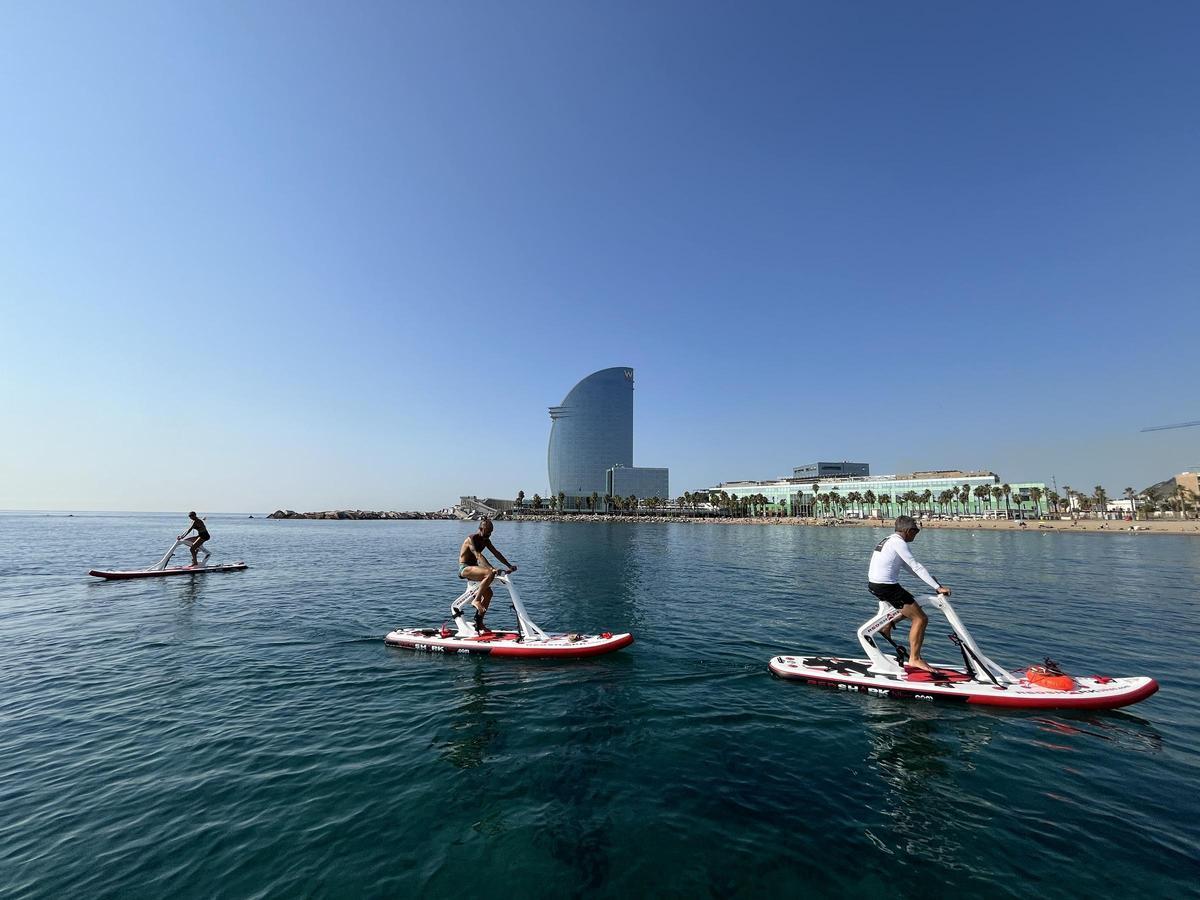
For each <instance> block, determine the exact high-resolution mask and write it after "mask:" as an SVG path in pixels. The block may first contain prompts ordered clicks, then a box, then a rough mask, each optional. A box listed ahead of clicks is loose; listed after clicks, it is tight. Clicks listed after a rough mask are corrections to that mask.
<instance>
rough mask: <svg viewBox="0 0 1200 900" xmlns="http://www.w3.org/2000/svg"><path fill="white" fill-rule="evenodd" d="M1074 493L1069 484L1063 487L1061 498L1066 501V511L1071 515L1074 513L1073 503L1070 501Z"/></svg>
mask: <svg viewBox="0 0 1200 900" xmlns="http://www.w3.org/2000/svg"><path fill="white" fill-rule="evenodd" d="M1074 493H1075V492H1074V491H1073V490H1071V486H1070V485H1069V484H1064V485H1063V496H1064V497H1066V499H1067V511H1068V512H1069V513H1071V514H1072V515H1074V513H1075V503H1074V501H1073V500H1072V497H1073V496H1074Z"/></svg>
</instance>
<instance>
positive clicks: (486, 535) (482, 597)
mask: <svg viewBox="0 0 1200 900" xmlns="http://www.w3.org/2000/svg"><path fill="white" fill-rule="evenodd" d="M492 527H493V526H492V520H491V519H489V518H488V517H487V516H484V517H483V518H482V519H480V520H479V531H478V533H476V534H472V535H468V536H467V539H466V540H465V541H463V542H462V546H461V547H459V548H458V577H459V578H466V579H467V580H468V581H478V582H479V593H478V594H477V595H476V596H475V599H474V600H472V601H471V603H472V605H473V606H474V607H475V630H476V631H477V632H479V633H480V634H483V632H484V631H486V629H485V628H484V626H483V617H484V614H485V613H486V612H487V609H488V604H489V603H491V602H492V582H493V581H495V580H496V575H497V573H498V572H499V571H500V570H499V569H496V568H495V567H493V566H492V565H491V563H489V562H488V561H487V557H485V556H484V555H483V551H484V550H490V551H491V552H492V555H494V556H495V557H496V559H498V560H500V562H502V563H504V565H505V566H506V567H507V569H506V571H505V573H504V574H506V575H511V574H512V573H513V572H515V571H517V567H516V566H514V565H513V564H512V563H510V562H509V561H508V560H507V559H505V558H504V554H503V553H501V552H500V551H499V550H497V549H496V548H495V547H494V546H493V545H492Z"/></svg>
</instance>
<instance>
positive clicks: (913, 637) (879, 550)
mask: <svg viewBox="0 0 1200 900" xmlns="http://www.w3.org/2000/svg"><path fill="white" fill-rule="evenodd" d="M920 531H921V529H920V527H918V525H917V522H916V520H915V519H914V518H913V517H912V516H900V517H898V518H897V519H896V533H895V534H890V535H888V536H887V537H885V538H884V539H883V540H882V541H880V542H879V543H878V544H876V545H875V552H874V553H872V554H871V568H870V571H869V572H868V574H867V590H869V591H870V592H871V593H872V594H873V595H875V597H876V598H877V599H879V600H882V601H883V602H884V603H889V604H891V605H892V606H893V607H895V608H896V609H898V610H900V614H901V615H903V616H904V618H906V619H908V621H909V622H911V623H912V624H911V625H910V626H909V630H908V646H909V660H908V664H909V665H910V666H912V667H914V668H917V669H924V670H925V671H926V672H932V671H933V667H932V666H931V665H929V663H927V662H925V660H924V659H922V658H921V642H922V641H923V640H924V639H925V625H926V624H927V623H928V622H929V616H927V615H925V610H923V609H921V607H919V606H918V605H917V601H916V600H915V599H914V598H913V595H912V594H910V593H909V592H908V591H907V590H905V589H904V587H902V586H901V584H900V582H899V575H900V569H901V567H903V568H905V569H908V571H910V572H912V573H913V574H914V575H916V576H917V577H918V578H920V579H921V580H922V581H924V582H925V583H926V584H927V585H929V586H930V587H931V588H933V589H934V590H936V591H937V592H938V593H939V594H944V595H945V596H947V597H949V596H950V588H948V587H945V586H944V585H942V584H940V583H939V582H938V580H937V579H936V578H934V577H933V576H932V575H930V574H929V571H928V570H927V569H926V568H925V567H924V566H923V565H921V564H920V563H919V562H917V560H916V558H915V557H914V556H913V555H912V551H911V550H909V549H908V545H909V544H911V543H912V542H913V541H915V540H916V539H917V534H919V533H920ZM893 624H894V623H893ZM879 633H880V634H882V635H883V636H884V637H885V638H887V639H889V640H890V639H891V634H892V626H891V625H887V626H885V627H883V628H881V629H879Z"/></svg>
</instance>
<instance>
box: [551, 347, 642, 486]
mask: <svg viewBox="0 0 1200 900" xmlns="http://www.w3.org/2000/svg"><path fill="white" fill-rule="evenodd" d="M550 421H551V424H550V446H549V448H548V450H547V454H546V463H547V468H548V469H549V474H550V493H551V495H554V496H557V495H558V494H559V493H560V492H561V493H563V494H565V495H566V496H567V497H589V496H591V494H592V493H596V494H598V495H600V496H601V497H603V496H605V494H606V493H607V490H608V485H607V483H606V482H607V473H608V470H609V469H611V468H613V467H614V466H624V467H626V468H632V467H633V369H631V368H629V367H627V366H617V367H615V368H612V369H601V370H600V371H599V372H593V373H592V374H591V375H589V376H588V377H587V378H584V379H583V380H582V381H580V382H579V383H578V384H577V385H575V387H573V388H571V390H570V391H569V392H568V393H567V396H566V397H565V398H564V399H563V402H562V403H561V404H560V405H559V406H552V407H550ZM631 493H632V492H631ZM638 496H641V494H638ZM572 505H573V504H572Z"/></svg>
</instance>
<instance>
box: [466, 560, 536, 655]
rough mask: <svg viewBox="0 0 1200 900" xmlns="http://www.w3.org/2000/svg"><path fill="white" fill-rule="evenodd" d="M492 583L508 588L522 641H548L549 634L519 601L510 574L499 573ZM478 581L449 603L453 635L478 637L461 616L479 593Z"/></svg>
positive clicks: (472, 626)
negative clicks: (452, 621) (453, 625)
mask: <svg viewBox="0 0 1200 900" xmlns="http://www.w3.org/2000/svg"><path fill="white" fill-rule="evenodd" d="M492 583H493V584H497V583H499V584H502V585H504V586H505V587H506V588H508V596H509V599H510V600H511V601H512V609H513V612H515V613H516V614H517V632H518V633H519V634H520V635H521V640H522V641H548V640H550V637H549V635H547V634H546V632H544V631H542V629H541V628H539V627H538V626H537V623H536V622H534V621H533V619H531V618H530V617H529V612H528V611H527V610H526V609H525V604H524V603H522V602H521V593H520V591H518V590H517V586H516V585H515V584H513V580H512V576H511V575H504V574H499V575H497V576H496V577H495V579H493V581H492ZM479 588H480V582H478V581H472V582H471V583H470V584H469V585H468V586H467V589H466V590H465V591H463V592H462V593H461V594H459V595H458V597H457V598H456V599H455V601H454V602H453V603H451V604H450V615H451V616H452V617H453V618H454V624H455V626H456V627H457V629H458V630H457V631H456V632H455V634H454V636H455V637H458V638H474V637H479V632H478V631H477V630H476V629H475V626H474V625H472V624H471V623H470V622H468V621H467V620H466V619H465V618H463V611H464V610H465V609H466V607H467V606H468V605H470V603H471V601H473V600H474V599H475V598H476V597H477V596H478V595H479Z"/></svg>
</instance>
